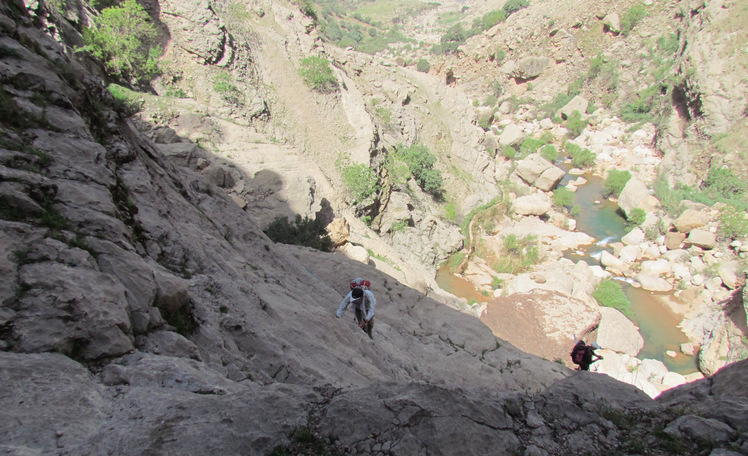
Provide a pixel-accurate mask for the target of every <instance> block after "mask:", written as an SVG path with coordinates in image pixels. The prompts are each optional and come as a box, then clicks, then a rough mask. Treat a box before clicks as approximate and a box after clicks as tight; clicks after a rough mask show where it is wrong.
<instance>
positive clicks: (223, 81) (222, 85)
mask: <svg viewBox="0 0 748 456" xmlns="http://www.w3.org/2000/svg"><path fill="white" fill-rule="evenodd" d="M213 90H215V91H216V92H217V93H218V94H219V95H220V96H221V98H222V99H223V100H224V101H226V102H227V103H231V104H236V105H238V104H241V102H240V99H239V97H240V96H241V92H240V91H239V88H238V87H237V86H236V84H234V81H233V79H232V78H231V75H230V74H229V73H228V72H226V71H222V72H220V73H218V74H217V75H215V76H213Z"/></svg>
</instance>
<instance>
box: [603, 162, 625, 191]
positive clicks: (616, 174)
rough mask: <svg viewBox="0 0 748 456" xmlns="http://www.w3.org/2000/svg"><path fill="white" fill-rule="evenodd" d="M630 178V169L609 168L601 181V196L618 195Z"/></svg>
mask: <svg viewBox="0 0 748 456" xmlns="http://www.w3.org/2000/svg"><path fill="white" fill-rule="evenodd" d="M630 179H631V172H630V171H628V170H620V169H611V170H610V171H608V177H607V178H606V179H605V181H604V182H603V196H604V197H606V198H608V197H610V196H615V197H618V195H620V194H621V191H622V190H623V187H625V186H626V183H627V182H628V181H629V180H630Z"/></svg>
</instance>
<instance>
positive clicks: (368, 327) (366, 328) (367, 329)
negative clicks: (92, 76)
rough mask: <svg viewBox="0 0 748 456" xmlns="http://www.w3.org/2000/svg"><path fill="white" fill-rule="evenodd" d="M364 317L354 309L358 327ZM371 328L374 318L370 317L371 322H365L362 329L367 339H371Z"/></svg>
mask: <svg viewBox="0 0 748 456" xmlns="http://www.w3.org/2000/svg"><path fill="white" fill-rule="evenodd" d="M365 316H366V315H365V314H364V313H363V312H362V311H361V310H360V309H356V322H358V324H359V325H360V324H361V322H362V321H363V320H364V317H365ZM373 327H374V317H371V320H369V321H367V322H366V324H365V325H364V327H363V328H362V329H363V330H364V331H365V332H366V334H368V335H369V337H372V336H371V329H372V328H373Z"/></svg>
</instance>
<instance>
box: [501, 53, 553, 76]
mask: <svg viewBox="0 0 748 456" xmlns="http://www.w3.org/2000/svg"><path fill="white" fill-rule="evenodd" d="M550 62H551V60H550V59H549V58H548V57H536V56H530V57H525V58H524V59H522V60H520V61H519V62H517V67H516V68H514V71H513V72H512V74H511V76H512V77H513V78H517V79H523V80H528V79H534V78H537V77H538V76H540V75H541V74H543V71H545V69H546V68H548V65H549V64H550Z"/></svg>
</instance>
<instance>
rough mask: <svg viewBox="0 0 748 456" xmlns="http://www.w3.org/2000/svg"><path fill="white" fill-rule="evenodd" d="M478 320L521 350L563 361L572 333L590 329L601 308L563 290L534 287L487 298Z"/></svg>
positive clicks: (581, 334)
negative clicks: (524, 291)
mask: <svg viewBox="0 0 748 456" xmlns="http://www.w3.org/2000/svg"><path fill="white" fill-rule="evenodd" d="M481 321H483V322H484V323H485V324H486V325H487V326H488V327H489V328H491V331H493V333H494V334H495V335H496V337H498V338H500V339H503V340H507V341H509V342H511V343H512V344H513V345H515V346H516V347H517V348H519V349H520V350H523V351H526V352H528V353H532V354H535V355H538V356H542V357H544V358H546V359H551V360H555V359H562V360H564V361H566V360H567V358H568V355H569V350H570V347H571V346H573V345H574V335H577V336H578V337H581V336H583V335H585V334H587V333H589V332H590V331H592V329H593V328H595V327H596V326H597V325H598V323H599V322H600V311H599V309H598V308H596V307H594V306H591V305H589V304H587V303H585V302H584V301H582V300H580V299H576V298H573V297H571V296H568V295H566V294H563V293H559V292H557V291H550V290H541V289H534V290H531V291H529V292H527V293H514V294H512V295H510V296H502V297H498V298H495V299H493V300H491V301H489V302H488V305H487V306H486V310H484V311H483V313H482V314H481Z"/></svg>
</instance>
